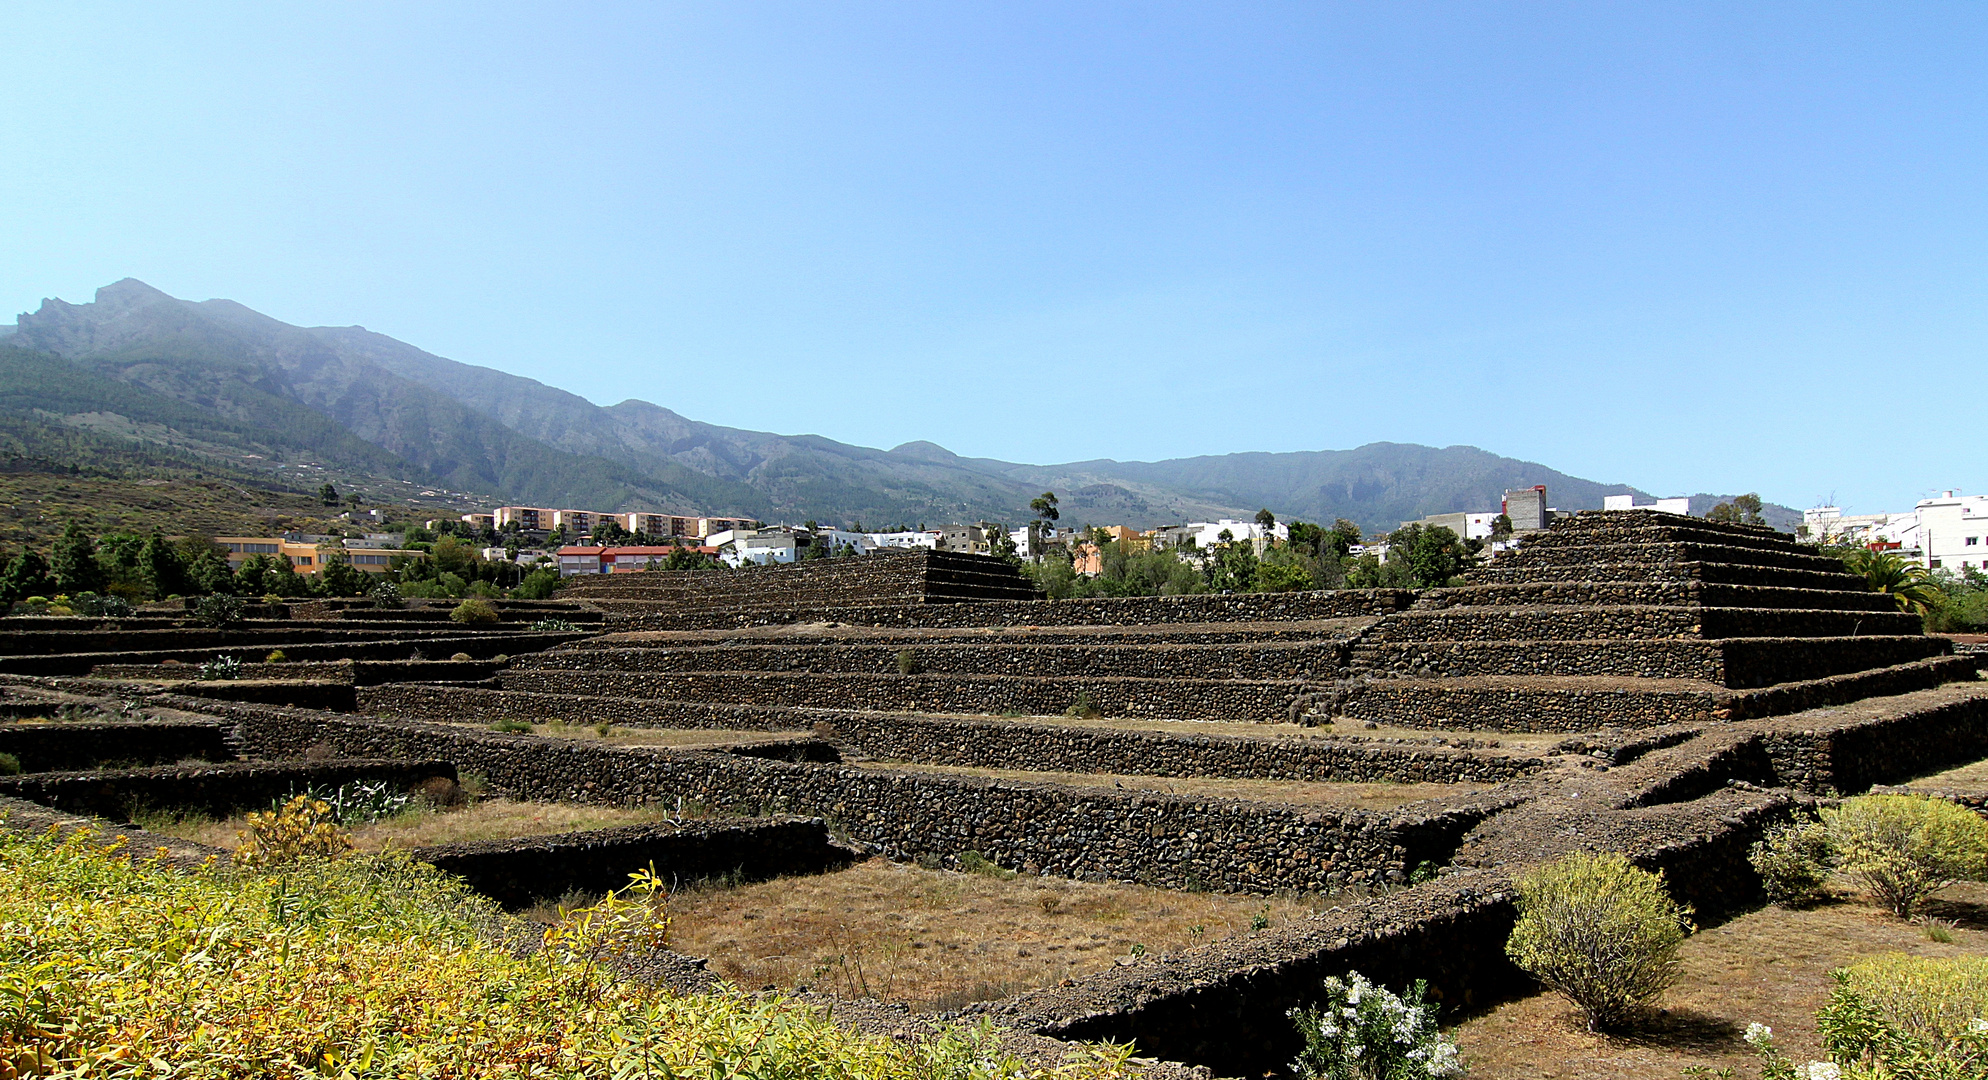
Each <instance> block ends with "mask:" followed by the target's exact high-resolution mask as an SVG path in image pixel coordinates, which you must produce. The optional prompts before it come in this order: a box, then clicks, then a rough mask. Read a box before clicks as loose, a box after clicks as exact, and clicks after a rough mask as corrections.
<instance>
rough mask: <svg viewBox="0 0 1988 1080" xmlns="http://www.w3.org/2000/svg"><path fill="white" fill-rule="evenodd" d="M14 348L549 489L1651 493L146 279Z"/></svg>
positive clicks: (31, 319) (1128, 506)
mask: <svg viewBox="0 0 1988 1080" xmlns="http://www.w3.org/2000/svg"><path fill="white" fill-rule="evenodd" d="M8 344H9V345H10V346H18V347H20V348H26V349H35V350H40V351H41V352H44V353H52V354H55V355H56V356H60V357H66V358H69V359H70V360H73V361H75V362H76V363H77V364H78V365H80V366H84V367H87V368H89V369H90V371H91V372H92V373H94V374H95V375H97V376H100V377H107V378H110V379H114V380H118V381H120V382H123V383H129V384H134V385H137V386H140V387H143V388H144V389H145V391H147V392H149V393H152V394H156V395H160V396H163V397H168V398H172V399H174V400H175V401H178V402H180V403H183V404H184V405H186V406H189V407H192V408H195V409H200V410H212V411H213V412H214V413H216V414H217V415H218V416H219V417H222V418H225V419H226V421H227V422H228V423H230V424H234V425H236V430H257V429H256V428H255V427H254V425H261V426H262V428H261V430H263V431H265V434H264V435H257V436H255V438H256V439H260V440H261V441H263V442H265V443H269V444H270V445H277V444H279V443H280V444H281V445H285V446H302V447H306V448H308V449H310V451H311V452H313V453H319V454H321V455H323V456H327V457H329V456H333V455H343V459H344V460H347V461H352V462H355V463H360V464H363V465H364V467H367V468H369V469H374V470H378V469H379V468H381V467H382V465H381V463H382V462H384V461H390V460H391V461H398V462H400V463H401V464H400V465H396V466H388V467H393V468H406V469H407V472H405V473H402V474H401V475H404V476H408V477H410V478H411V477H412V476H413V475H417V474H425V475H426V476H428V477H432V478H433V479H434V481H435V482H442V483H446V484H448V485H451V486H455V487H458V488H460V489H466V490H472V491H480V492H488V493H490V494H491V495H492V496H494V497H497V498H501V499H506V500H515V501H522V502H529V503H535V504H537V505H565V506H582V507H589V508H595V509H600V510H614V509H627V510H634V509H652V510H664V511H671V512H675V511H693V510H694V511H703V512H706V513H711V514H731V513H737V514H742V515H746V516H751V517H758V518H763V519H767V520H775V519H778V518H782V517H785V518H787V519H788V520H794V521H798V520H803V519H806V518H815V519H818V520H825V521H850V520H863V521H941V522H942V521H970V520H974V519H977V518H978V519H989V520H996V521H999V520H1021V519H1024V518H1026V517H1027V506H1028V502H1029V500H1030V499H1032V498H1034V497H1035V496H1036V495H1039V494H1040V493H1042V492H1043V491H1045V490H1049V491H1057V492H1060V493H1063V494H1064V495H1065V496H1066V502H1065V505H1066V507H1067V509H1066V511H1065V516H1066V518H1068V519H1069V520H1071V521H1072V522H1073V523H1078V524H1082V523H1088V524H1127V525H1135V526H1140V527H1149V526H1152V525H1157V524H1164V523H1166V522H1168V521H1181V520H1196V519H1199V520H1212V519H1213V518H1214V517H1217V516H1227V517H1246V516H1248V515H1250V514H1254V513H1255V512H1256V510H1257V509H1258V508H1260V507H1268V508H1270V509H1271V510H1273V511H1275V512H1276V513H1277V515H1278V516H1279V517H1280V518H1301V519H1305V520H1312V521H1330V520H1332V519H1333V518H1335V517H1346V518H1351V519H1353V520H1355V521H1358V522H1359V523H1360V524H1361V525H1363V526H1366V527H1367V528H1370V529H1381V528H1392V527H1394V526H1395V525H1396V524H1398V523H1399V522H1401V521H1406V520H1411V519H1414V518H1417V517H1421V516H1422V515H1424V514H1430V513H1442V512H1450V511H1457V510H1486V509H1493V508H1495V507H1496V506H1497V504H1498V499H1499V497H1500V496H1501V495H1502V493H1503V492H1504V491H1505V490H1507V489H1509V488H1519V487H1526V486H1529V485H1532V484H1545V485H1547V488H1548V491H1549V494H1550V498H1551V500H1552V502H1553V503H1554V504H1555V505H1557V506H1559V507H1561V508H1563V509H1586V508H1594V507H1599V506H1600V505H1601V498H1602V496H1603V495H1605V494H1616V493H1621V492H1633V493H1635V494H1639V495H1640V494H1643V493H1642V492H1638V491H1635V489H1633V488H1629V487H1626V486H1624V485H1619V484H1615V485H1605V484H1598V483H1595V482H1593V481H1589V480H1583V479H1580V478H1579V477H1574V476H1569V475H1567V474H1565V473H1562V472H1558V471H1555V470H1553V469H1550V468H1548V467H1546V466H1544V465H1540V464H1538V463H1535V462H1529V461H1519V460H1515V459H1512V458H1506V457H1500V456H1498V455H1497V454H1494V453H1491V452H1489V451H1485V450H1482V449H1480V448H1477V447H1471V446H1452V447H1447V448H1444V449H1437V448H1435V447H1429V446H1421V445H1417V444H1413V443H1369V444H1367V445H1365V446H1361V447H1357V448H1354V449H1352V450H1315V451H1301V452H1295V453H1263V452H1252V453H1237V454H1223V455H1216V456H1206V457H1189V458H1177V459H1173V460H1167V461H1157V462H1140V461H1125V462H1121V461H1114V460H1110V459H1098V460H1094V461H1084V462H1076V463H1072V464H1066V465H1019V464H1013V463H1010V462H1004V461H996V460H992V459H986V458H962V457H959V456H958V455H956V454H954V453H953V452H952V451H950V450H947V449H946V448H945V447H943V446H940V445H939V444H937V443H935V442H930V441H926V440H922V439H921V440H914V441H911V442H907V443H904V444H902V445H899V446H897V447H894V448H893V449H891V450H889V451H883V450H876V449H871V448H867V447H861V446H851V445H848V444H845V443H839V442H836V441H834V440H832V439H827V438H823V437H821V436H818V435H776V434H773V433H770V432H763V431H747V430H741V429H737V428H727V427H720V426H718V425H715V424H707V423H703V422H700V421H697V420H692V419H689V418H687V417H684V416H681V415H679V414H677V413H674V412H672V411H670V410H669V409H666V408H664V407H663V406H660V405H656V404H653V403H650V402H647V401H642V400H640V399H635V398H631V399H628V400H626V401H622V402H619V403H618V404H615V405H613V406H610V407H607V408H602V407H600V406H597V405H595V404H593V403H592V402H590V401H588V400H586V399H585V398H583V397H580V396H579V395H577V394H572V393H568V392H567V391H565V390H561V389H558V388H556V387H552V386H547V385H545V384H543V383H540V382H537V381H535V380H532V379H528V378H524V377H522V376H518V375H512V374H509V373H506V372H503V371H498V370H495V369H493V368H487V367H477V366H474V365H471V364H464V363H458V362H456V361H454V360H448V359H444V358H442V357H439V356H434V355H432V354H429V353H426V352H423V351H422V350H420V349H418V348H416V347H414V346H412V345H408V344H406V343H404V342H400V341H396V340H394V339H393V338H391V337H388V336H386V335H384V334H378V333H373V332H371V331H368V330H366V329H364V328H363V327H358V326H351V327H313V328H305V327H298V326H292V325H290V324H288V323H283V322H280V321H278V320H276V319H273V318H271V317H269V316H267V315H264V314H262V313H260V312H257V311H255V310H253V309H251V308H248V307H246V306H244V305H242V304H239V303H236V302H234V301H232V300H219V299H216V300H205V301H202V302H200V303H189V302H187V301H183V300H177V299H174V298H173V297H171V296H168V295H166V294H165V293H163V292H160V291H159V290H157V289H154V288H152V287H151V286H150V285H147V284H145V283H144V282H142V281H138V280H136V279H135V278H126V279H124V280H122V281H118V282H115V283H113V284H110V285H106V286H104V287H103V288H102V289H99V290H97V298H96V302H95V303H91V304H68V303H64V302H63V301H61V300H53V299H51V300H46V301H44V302H43V304H42V308H41V310H40V311H38V312H35V313H33V314H31V315H23V316H21V319H20V321H19V324H18V329H17V332H16V333H14V334H12V335H10V336H9V337H8ZM75 396H76V397H77V399H78V403H77V407H75V408H73V409H69V410H67V411H70V412H75V413H78V414H81V413H84V412H87V411H89V409H88V408H85V407H84V406H86V405H87V406H90V408H99V407H107V406H106V405H104V404H103V403H98V404H96V405H91V403H90V402H88V401H84V400H82V399H83V398H86V397H88V395H87V394H83V393H82V392H80V391H79V392H78V394H77V395H75ZM99 396H100V397H102V396H105V395H99ZM112 396H114V395H112ZM127 400H128V398H127ZM110 411H116V410H115V409H111V410H110ZM313 425H316V427H314V426H313ZM286 429H287V430H288V432H289V433H290V434H289V435H286V436H284V438H275V436H278V435H282V434H283V433H284V431H285V430H286ZM286 438H287V441H285V439H286ZM355 448H356V449H355ZM378 451H384V452H385V455H386V456H381V455H379V454H378V453H377V452H378ZM259 452H260V451H258V453H259ZM368 455H372V457H371V458H369V457H368ZM362 459H364V460H362ZM1776 509H1777V510H1780V509H1784V508H1776ZM1789 514H1790V515H1791V514H1792V512H1789Z"/></svg>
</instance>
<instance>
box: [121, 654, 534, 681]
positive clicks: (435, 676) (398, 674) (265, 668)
mask: <svg viewBox="0 0 1988 1080" xmlns="http://www.w3.org/2000/svg"><path fill="white" fill-rule="evenodd" d="M498 669H499V666H498V665H497V664H496V663H494V662H492V661H489V660H355V661H349V662H332V663H324V662H319V661H312V662H302V661H300V662H296V663H281V664H268V663H254V662H246V663H243V664H242V666H241V674H240V675H239V676H238V677H239V678H242V679H256V680H260V679H283V680H305V681H310V682H324V683H343V684H345V685H347V686H377V685H379V684H380V683H390V682H468V681H472V680H479V679H487V678H489V677H491V676H492V675H495V674H496V673H497V671H498ZM196 671H197V669H196V668H194V667H193V666H192V665H189V664H98V665H97V666H96V667H94V668H91V669H90V675H91V677H92V678H98V679H134V680H140V681H146V682H160V681H177V680H185V679H190V678H193V677H194V675H195V673H196Z"/></svg>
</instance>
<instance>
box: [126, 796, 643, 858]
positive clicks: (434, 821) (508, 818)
mask: <svg viewBox="0 0 1988 1080" xmlns="http://www.w3.org/2000/svg"><path fill="white" fill-rule="evenodd" d="M666 816H667V815H666V814H664V812H663V811H661V810H656V809H647V810H632V809H623V808H620V807H612V806H576V805H572V804H568V803H535V802H513V801H511V800H510V799H502V798H491V799H481V800H478V801H477V802H475V803H474V804H472V805H469V806H463V807H458V808H454V809H437V808H426V807H423V808H416V809H409V810H407V811H406V812H403V813H400V814H395V815H394V816H392V817H389V818H382V819H381V820H379V821H375V822H373V823H371V824H368V825H359V826H355V827H353V828H352V830H351V832H352V843H353V845H354V846H355V847H357V848H358V849H359V850H361V851H378V850H380V849H381V848H384V847H386V846H388V845H389V844H391V845H393V846H394V847H399V848H416V847H429V846H431V845H435V844H457V843H462V842H465V841H469V840H508V839H512V838H514V837H519V836H551V835H554V834H556V833H568V832H580V831H583V830H586V829H611V828H615V827H616V826H620V825H646V824H650V823H652V822H657V821H662V820H663V819H664V818H665V817H666ZM145 827H146V828H147V829H149V830H151V831H153V832H162V833H165V834H167V835H169V836H177V837H179V838H180V839H182V840H192V841H194V842H195V843H200V844H206V845H208V846H210V847H218V848H230V849H232V848H233V847H234V846H235V845H236V843H237V842H238V839H237V837H238V835H239V834H240V833H241V832H242V831H243V830H245V829H247V828H248V821H247V819H246V817H245V816H243V815H237V816H234V817H230V818H227V819H225V820H221V821H216V820H215V819H213V818H208V817H183V818H177V819H163V820H148V821H146V822H145Z"/></svg>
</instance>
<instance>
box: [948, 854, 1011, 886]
mask: <svg viewBox="0 0 1988 1080" xmlns="http://www.w3.org/2000/svg"><path fill="white" fill-rule="evenodd" d="M956 861H957V862H958V863H959V868H960V870H961V871H962V872H964V873H968V874H979V875H980V876H982V877H991V878H1000V879H1002V880H1006V879H1008V878H1011V877H1014V876H1015V872H1014V871H1013V870H1004V869H1002V868H1001V867H1000V866H999V865H997V864H996V863H995V862H994V860H992V859H990V858H988V857H987V856H985V855H982V854H981V853H980V852H978V851H962V852H960V853H959V858H958V859H957V860H956Z"/></svg>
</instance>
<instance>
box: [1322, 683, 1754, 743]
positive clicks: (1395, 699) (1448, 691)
mask: <svg viewBox="0 0 1988 1080" xmlns="http://www.w3.org/2000/svg"><path fill="white" fill-rule="evenodd" d="M1726 701H1727V699H1726V697H1725V696H1724V695H1721V694H1718V693H1715V692H1712V691H1705V690H1658V689H1650V688H1607V687H1594V688H1573V687H1560V686H1537V685H1527V684H1526V683H1525V682H1524V680H1520V679H1509V680H1507V679H1499V678H1495V677H1491V678H1483V679H1473V680H1469V681H1468V682H1464V681H1462V680H1458V681H1456V682H1423V681H1419V680H1405V679H1380V680H1375V681H1373V682H1368V683H1364V684H1355V685H1353V686H1351V687H1349V688H1348V689H1347V690H1346V691H1345V693H1344V694H1343V696H1342V697H1341V698H1340V700H1339V701H1338V703H1337V704H1336V705H1335V706H1334V708H1335V710H1336V712H1337V714H1338V715H1340V716H1344V717H1347V718H1349V719H1353V720H1370V721H1372V722H1374V723H1376V724H1385V725H1389V726H1393V727H1410V728H1428V727H1443V726H1451V727H1456V728H1463V729H1470V730H1476V731H1513V732H1521V731H1524V732H1541V731H1566V732H1582V731H1594V730H1596V729H1597V728H1603V727H1627V728H1642V727H1659V726H1662V725H1664V724H1684V723H1711V722H1713V721H1716V720H1718V719H1721V717H1720V715H1719V712H1720V710H1721V709H1723V708H1724V707H1725V706H1726Z"/></svg>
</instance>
